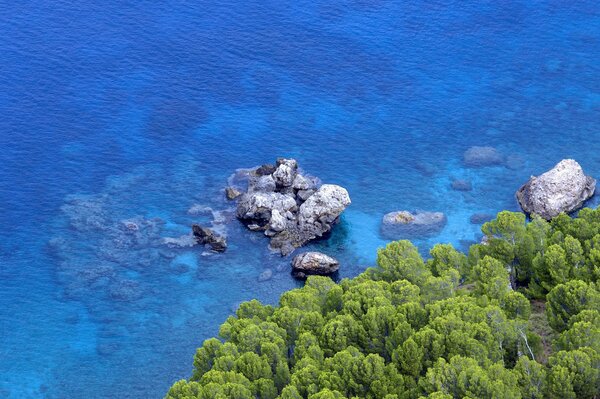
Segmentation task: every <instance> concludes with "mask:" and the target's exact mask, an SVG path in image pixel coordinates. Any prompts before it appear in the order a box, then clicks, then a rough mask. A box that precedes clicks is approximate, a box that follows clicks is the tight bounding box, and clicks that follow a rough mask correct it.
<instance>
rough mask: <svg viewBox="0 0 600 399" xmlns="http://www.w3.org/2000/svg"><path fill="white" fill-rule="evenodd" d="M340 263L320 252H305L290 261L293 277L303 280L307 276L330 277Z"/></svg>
mask: <svg viewBox="0 0 600 399" xmlns="http://www.w3.org/2000/svg"><path fill="white" fill-rule="evenodd" d="M339 268H340V263H339V262H338V261H337V260H336V259H334V258H332V257H331V256H327V255H325V254H323V253H320V252H305V253H302V254H299V255H296V256H295V257H294V259H293V260H292V273H293V275H294V277H297V278H305V277H306V276H308V275H313V274H316V275H330V274H333V273H335V272H337V271H338V269H339Z"/></svg>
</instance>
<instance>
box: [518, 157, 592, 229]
mask: <svg viewBox="0 0 600 399" xmlns="http://www.w3.org/2000/svg"><path fill="white" fill-rule="evenodd" d="M595 188H596V179H594V178H593V177H591V176H586V175H585V174H584V173H583V169H582V168H581V166H580V165H579V164H578V163H577V162H576V161H574V160H572V159H563V160H562V161H560V162H559V163H558V164H556V166H554V167H553V168H552V169H550V170H549V171H547V172H545V173H543V174H541V175H540V176H537V177H536V176H532V177H531V178H530V179H529V181H528V182H527V183H525V184H524V185H523V186H522V187H521V188H519V190H518V191H517V193H516V195H517V200H518V201H519V204H520V205H521V208H523V211H524V212H526V213H528V214H536V215H539V216H541V217H542V218H544V219H546V220H550V219H552V218H553V217H555V216H557V215H558V214H560V213H561V212H565V213H570V212H573V211H574V210H577V209H579V208H581V206H582V205H583V203H584V202H585V201H586V200H587V199H589V198H590V197H591V196H592V195H594V190H595Z"/></svg>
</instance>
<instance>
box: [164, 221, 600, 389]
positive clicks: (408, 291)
mask: <svg viewBox="0 0 600 399" xmlns="http://www.w3.org/2000/svg"><path fill="white" fill-rule="evenodd" d="M482 232H483V233H484V240H483V242H482V243H480V244H475V245H472V246H471V248H470V249H469V251H468V253H467V254H463V253H461V252H460V251H457V250H456V249H454V248H453V247H452V246H451V245H448V244H438V245H435V246H434V247H433V248H432V249H431V251H430V257H429V258H428V259H427V260H424V259H423V258H422V257H421V255H420V254H419V251H418V250H417V248H416V247H415V246H414V245H413V244H411V243H410V242H408V241H396V242H391V243H389V244H388V245H387V246H386V247H385V248H382V249H380V250H379V251H378V254H377V265H376V266H375V267H372V268H369V269H367V270H366V271H365V272H364V273H362V274H361V275H359V276H357V277H355V278H353V279H344V280H342V281H340V282H339V284H336V283H335V282H333V281H332V280H331V279H329V278H327V277H318V276H313V277H309V278H308V279H307V281H306V284H305V286H304V287H302V288H298V289H294V290H291V291H288V292H286V293H284V294H283V295H282V296H281V299H280V301H279V305H278V306H275V307H273V306H269V305H263V304H261V303H260V302H258V301H256V300H252V301H250V302H246V303H243V304H241V305H240V307H239V309H238V310H237V312H236V314H235V315H234V316H230V317H229V318H228V319H227V320H226V321H225V323H224V324H223V325H222V326H221V329H220V332H219V335H220V337H219V339H217V338H211V339H208V340H206V341H205V342H204V344H203V345H202V347H200V348H199V349H198V350H197V351H196V355H195V356H194V369H193V372H192V375H191V377H190V379H189V380H187V381H186V380H181V381H178V382H176V383H175V384H174V385H173V386H172V387H171V389H170V390H169V392H168V393H167V396H166V398H167V399H192V398H195V399H204V398H238V399H246V398H259V399H276V398H281V399H301V398H304V399H330V398H332V399H333V398H367V399H375V398H382V399H412V398H414V399H421V398H423V399H425V398H428V399H450V398H473V399H475V398H494V399H505V398H506V399H513V398H514V399H519V398H522V399H537V398H583V399H586V398H589V399H592V398H598V397H600V289H599V283H598V277H599V276H600V211H598V210H591V209H583V210H582V211H581V212H580V213H579V215H578V217H576V218H570V217H568V216H566V215H559V216H558V217H556V218H555V219H554V220H552V221H551V222H546V221H544V220H542V219H540V218H535V217H534V219H533V220H531V221H530V222H527V221H526V219H525V216H524V215H523V214H521V213H513V212H501V213H499V214H498V215H497V217H496V219H495V220H493V221H490V222H488V223H486V224H484V225H483V227H482ZM531 301H535V303H536V304H537V305H536V309H537V308H540V306H541V309H545V313H544V312H542V313H539V311H538V314H536V315H535V316H536V317H535V318H534V315H533V311H532V306H531ZM539 320H543V323H545V324H546V325H547V326H548V330H549V331H550V333H549V335H548V336H540V335H539V334H538V333H540V334H541V333H542V330H543V328H542V327H540V326H539V325H537V323H540V321H539ZM545 340H550V341H551V342H545Z"/></svg>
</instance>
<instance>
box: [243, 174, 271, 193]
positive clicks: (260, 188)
mask: <svg viewBox="0 0 600 399" xmlns="http://www.w3.org/2000/svg"><path fill="white" fill-rule="evenodd" d="M276 187H277V185H276V184H275V179H274V178H273V176H272V175H265V176H251V177H250V180H249V182H248V192H265V193H270V192H274V191H275V188H276Z"/></svg>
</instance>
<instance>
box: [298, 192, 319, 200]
mask: <svg viewBox="0 0 600 399" xmlns="http://www.w3.org/2000/svg"><path fill="white" fill-rule="evenodd" d="M314 193H315V190H298V193H297V194H296V195H297V196H298V198H300V199H301V200H302V201H306V200H307V199H308V197H310V196H311V195H313V194H314Z"/></svg>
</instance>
